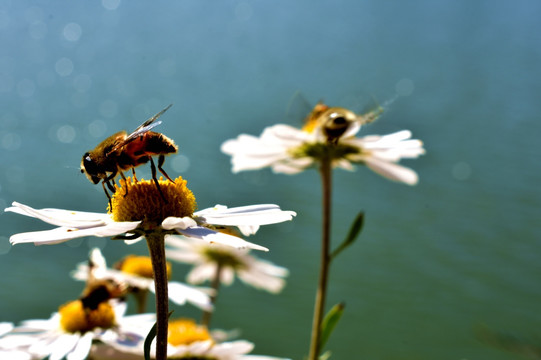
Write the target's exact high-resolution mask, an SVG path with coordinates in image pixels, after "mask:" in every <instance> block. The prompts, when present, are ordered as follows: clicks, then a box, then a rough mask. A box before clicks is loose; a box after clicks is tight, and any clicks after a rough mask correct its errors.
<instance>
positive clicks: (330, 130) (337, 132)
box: [305, 102, 382, 143]
mask: <svg viewBox="0 0 541 360" xmlns="http://www.w3.org/2000/svg"><path fill="white" fill-rule="evenodd" d="M381 112H382V109H380V108H378V109H377V110H375V111H371V112H369V113H367V114H364V115H358V114H356V113H354V112H353V111H351V110H348V109H345V108H342V107H329V106H327V105H325V104H323V103H321V102H320V103H318V104H317V105H316V106H315V107H314V109H313V110H312V111H311V112H310V114H308V116H307V117H306V120H305V129H318V130H320V131H321V132H322V133H323V135H324V136H325V137H326V139H327V142H329V143H336V142H338V140H339V139H340V138H341V137H343V136H345V135H347V134H348V133H350V132H354V130H358V129H359V127H360V126H361V125H363V124H367V123H370V122H372V121H374V120H375V119H376V118H377V117H378V116H379V115H380V114H381Z"/></svg>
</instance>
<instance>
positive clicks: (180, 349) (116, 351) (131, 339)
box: [93, 317, 285, 360]
mask: <svg viewBox="0 0 541 360" xmlns="http://www.w3.org/2000/svg"><path fill="white" fill-rule="evenodd" d="M142 320H143V321H138V323H137V324H134V323H133V322H132V326H129V327H124V328H123V329H122V333H123V334H126V336H125V337H124V338H122V337H115V338H111V339H104V340H103V342H104V345H102V346H100V347H97V348H95V349H94V351H93V355H95V356H96V357H99V358H104V359H123V358H125V359H137V358H141V356H142V354H143V343H144V340H145V337H146V335H147V333H148V331H149V329H150V327H152V318H151V317H147V318H145V319H142ZM153 348H154V346H152V347H151V355H152V353H153V351H154V350H153ZM253 348H254V344H253V343H251V342H249V341H246V340H234V341H223V342H222V341H219V340H217V339H216V338H215V337H214V332H213V331H209V330H208V329H207V328H206V327H205V326H202V325H199V324H197V323H196V322H195V321H194V320H192V319H187V318H181V319H173V320H171V321H170V322H169V329H168V350H167V354H168V358H170V359H213V360H233V359H239V360H242V359H246V360H248V359H260V360H279V359H278V358H275V357H267V356H255V355H248V353H249V352H251V351H252V350H253ZM129 355H135V356H138V357H129ZM283 360H285V359H283Z"/></svg>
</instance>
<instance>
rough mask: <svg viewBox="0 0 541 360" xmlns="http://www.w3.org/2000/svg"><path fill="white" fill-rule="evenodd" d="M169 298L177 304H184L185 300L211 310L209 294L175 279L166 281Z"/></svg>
mask: <svg viewBox="0 0 541 360" xmlns="http://www.w3.org/2000/svg"><path fill="white" fill-rule="evenodd" d="M168 292H169V299H171V301H173V302H174V303H175V304H177V305H184V304H185V303H186V301H188V302H189V303H191V304H192V305H195V306H197V307H199V308H200V309H203V310H206V311H211V310H212V303H211V301H210V296H209V295H208V294H206V293H204V292H203V291H201V290H199V289H197V288H195V287H193V286H188V285H185V284H182V283H179V282H176V281H170V282H169V283H168Z"/></svg>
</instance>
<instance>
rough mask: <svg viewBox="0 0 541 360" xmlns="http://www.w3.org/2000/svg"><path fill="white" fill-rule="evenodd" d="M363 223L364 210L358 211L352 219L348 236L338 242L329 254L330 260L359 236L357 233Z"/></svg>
mask: <svg viewBox="0 0 541 360" xmlns="http://www.w3.org/2000/svg"><path fill="white" fill-rule="evenodd" d="M363 225H364V212H362V211H361V212H360V213H359V214H358V215H357V217H356V218H355V220H353V223H352V224H351V227H350V229H349V233H348V236H347V237H346V239H345V240H344V241H343V242H342V244H340V246H339V247H337V248H336V249H335V250H334V251H333V252H332V254H331V260H333V259H334V258H335V257H336V256H338V254H340V253H341V252H342V251H344V250H345V249H346V248H347V247H348V246H350V245H351V244H353V242H354V241H355V240H356V239H357V237H358V236H359V233H360V232H361V230H362V228H363Z"/></svg>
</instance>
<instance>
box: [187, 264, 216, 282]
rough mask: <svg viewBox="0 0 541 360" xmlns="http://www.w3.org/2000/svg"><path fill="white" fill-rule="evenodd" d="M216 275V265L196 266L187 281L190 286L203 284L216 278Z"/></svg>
mask: <svg viewBox="0 0 541 360" xmlns="http://www.w3.org/2000/svg"><path fill="white" fill-rule="evenodd" d="M215 274H216V264H214V263H208V264H201V265H198V266H194V267H193V268H192V270H191V271H190V272H189V273H188V276H187V280H188V282H189V283H190V284H201V283H203V282H205V281H207V280H211V279H213V278H214V275H215Z"/></svg>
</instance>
